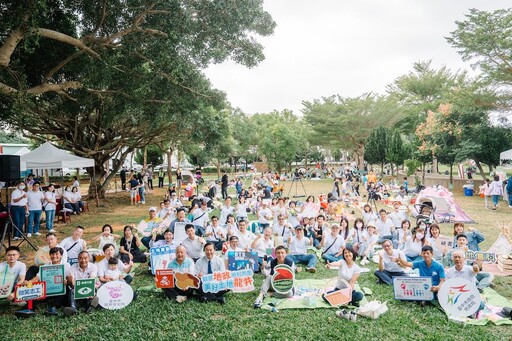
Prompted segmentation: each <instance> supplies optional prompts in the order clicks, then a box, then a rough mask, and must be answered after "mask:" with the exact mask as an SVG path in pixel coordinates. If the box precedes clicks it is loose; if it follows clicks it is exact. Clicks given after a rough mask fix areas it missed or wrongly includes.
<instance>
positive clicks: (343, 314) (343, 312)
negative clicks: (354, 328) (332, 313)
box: [336, 309, 350, 320]
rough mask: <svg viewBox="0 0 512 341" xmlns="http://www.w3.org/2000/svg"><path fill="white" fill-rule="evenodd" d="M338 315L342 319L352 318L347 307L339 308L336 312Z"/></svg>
mask: <svg viewBox="0 0 512 341" xmlns="http://www.w3.org/2000/svg"><path fill="white" fill-rule="evenodd" d="M336 316H338V317H339V318H340V319H347V320H350V313H349V312H348V311H346V310H345V309H341V310H338V311H337V312H336Z"/></svg>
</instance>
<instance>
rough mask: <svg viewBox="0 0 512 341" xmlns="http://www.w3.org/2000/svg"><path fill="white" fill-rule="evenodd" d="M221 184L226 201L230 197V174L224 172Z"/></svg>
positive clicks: (223, 197)
mask: <svg viewBox="0 0 512 341" xmlns="http://www.w3.org/2000/svg"><path fill="white" fill-rule="evenodd" d="M220 183H221V193H222V199H226V198H227V197H228V184H229V177H228V173H226V171H224V172H223V174H222V178H221V180H220Z"/></svg>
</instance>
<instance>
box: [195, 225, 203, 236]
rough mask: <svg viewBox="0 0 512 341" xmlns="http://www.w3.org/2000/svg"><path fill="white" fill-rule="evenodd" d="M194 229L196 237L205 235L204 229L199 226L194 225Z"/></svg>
mask: <svg viewBox="0 0 512 341" xmlns="http://www.w3.org/2000/svg"><path fill="white" fill-rule="evenodd" d="M194 227H195V229H196V236H199V237H202V236H203V235H204V233H205V230H204V227H203V226H199V225H194Z"/></svg>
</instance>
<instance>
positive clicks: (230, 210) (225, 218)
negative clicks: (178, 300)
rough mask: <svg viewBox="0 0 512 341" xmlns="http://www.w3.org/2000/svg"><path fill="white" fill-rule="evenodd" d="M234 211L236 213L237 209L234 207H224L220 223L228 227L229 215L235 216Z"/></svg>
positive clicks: (221, 211)
mask: <svg viewBox="0 0 512 341" xmlns="http://www.w3.org/2000/svg"><path fill="white" fill-rule="evenodd" d="M234 211H235V208H234V207H233V206H229V207H228V206H226V205H223V206H222V208H221V210H220V218H219V223H220V224H221V225H226V222H227V221H228V215H229V214H233V212H234Z"/></svg>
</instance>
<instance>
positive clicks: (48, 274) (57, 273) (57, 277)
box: [39, 264, 66, 296]
mask: <svg viewBox="0 0 512 341" xmlns="http://www.w3.org/2000/svg"><path fill="white" fill-rule="evenodd" d="M39 275H40V278H41V281H42V282H45V283H46V296H58V295H64V294H65V293H66V286H65V285H64V280H65V279H66V278H65V276H64V264H55V265H43V266H41V267H39Z"/></svg>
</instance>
